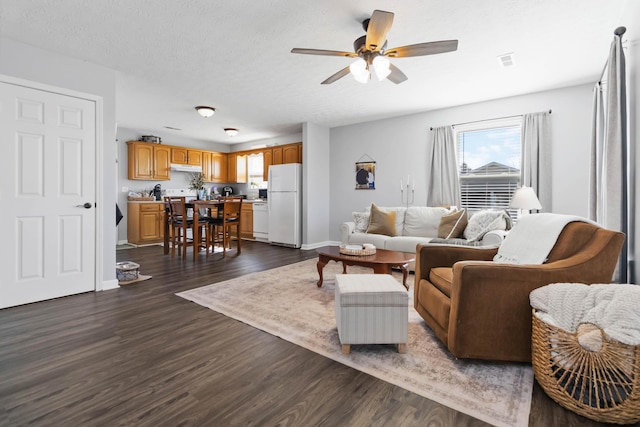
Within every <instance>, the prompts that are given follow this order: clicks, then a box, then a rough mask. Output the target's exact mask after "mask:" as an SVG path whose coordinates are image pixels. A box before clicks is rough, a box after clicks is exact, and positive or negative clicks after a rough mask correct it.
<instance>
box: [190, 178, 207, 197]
mask: <svg viewBox="0 0 640 427" xmlns="http://www.w3.org/2000/svg"><path fill="white" fill-rule="evenodd" d="M189 188H190V189H191V190H196V191H197V192H198V200H202V199H203V198H204V175H202V174H201V173H200V172H197V173H194V174H191V182H189Z"/></svg>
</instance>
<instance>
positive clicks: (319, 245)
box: [300, 240, 340, 251]
mask: <svg viewBox="0 0 640 427" xmlns="http://www.w3.org/2000/svg"><path fill="white" fill-rule="evenodd" d="M339 245H340V242H335V241H331V240H329V241H326V242H319V243H305V244H303V245H302V246H301V247H300V249H302V250H305V251H306V250H310V249H318V248H322V247H324V246H339Z"/></svg>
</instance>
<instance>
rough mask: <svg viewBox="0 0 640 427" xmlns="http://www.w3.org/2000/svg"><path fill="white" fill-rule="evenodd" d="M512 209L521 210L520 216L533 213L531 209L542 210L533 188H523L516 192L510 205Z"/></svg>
mask: <svg viewBox="0 0 640 427" xmlns="http://www.w3.org/2000/svg"><path fill="white" fill-rule="evenodd" d="M509 207H510V208H514V209H519V212H520V216H522V215H527V214H530V213H531V209H542V205H541V204H540V200H538V197H537V196H536V192H535V191H533V188H531V187H525V186H522V187H520V188H518V189H517V190H516V192H515V193H514V194H513V198H512V199H511V203H510V204H509Z"/></svg>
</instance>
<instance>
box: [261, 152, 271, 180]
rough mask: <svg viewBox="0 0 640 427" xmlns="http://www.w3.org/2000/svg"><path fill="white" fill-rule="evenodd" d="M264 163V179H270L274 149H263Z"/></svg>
mask: <svg viewBox="0 0 640 427" xmlns="http://www.w3.org/2000/svg"><path fill="white" fill-rule="evenodd" d="M262 164H263V168H264V169H263V172H262V179H263V180H265V181H268V180H269V166H271V165H272V164H273V149H271V148H270V149H268V150H264V151H262Z"/></svg>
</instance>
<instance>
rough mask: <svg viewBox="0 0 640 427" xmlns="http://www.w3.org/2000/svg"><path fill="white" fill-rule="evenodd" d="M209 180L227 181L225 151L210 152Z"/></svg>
mask: <svg viewBox="0 0 640 427" xmlns="http://www.w3.org/2000/svg"><path fill="white" fill-rule="evenodd" d="M210 177H211V182H227V155H226V154H225V153H216V152H212V153H211V169H210Z"/></svg>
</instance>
